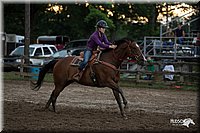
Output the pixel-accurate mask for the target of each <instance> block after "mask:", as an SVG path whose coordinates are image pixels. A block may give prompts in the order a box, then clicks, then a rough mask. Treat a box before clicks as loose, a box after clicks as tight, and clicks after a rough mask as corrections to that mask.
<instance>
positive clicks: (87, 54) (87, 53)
mask: <svg viewBox="0 0 200 133" xmlns="http://www.w3.org/2000/svg"><path fill="white" fill-rule="evenodd" d="M91 56H92V51H91V50H87V49H86V50H85V51H84V59H83V61H82V62H81V63H80V66H79V70H80V71H82V70H83V69H84V68H85V66H86V65H87V63H88V61H89V60H90V58H91Z"/></svg>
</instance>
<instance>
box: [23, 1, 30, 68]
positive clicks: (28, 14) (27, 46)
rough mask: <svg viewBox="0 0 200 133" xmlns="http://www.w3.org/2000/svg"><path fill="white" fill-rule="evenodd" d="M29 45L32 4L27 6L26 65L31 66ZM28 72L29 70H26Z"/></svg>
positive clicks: (28, 3)
mask: <svg viewBox="0 0 200 133" xmlns="http://www.w3.org/2000/svg"><path fill="white" fill-rule="evenodd" d="M29 44H30V2H27V3H26V4H25V46H24V56H25V64H26V65H29ZM25 70H26V71H27V70H28V69H25Z"/></svg>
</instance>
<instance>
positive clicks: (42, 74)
mask: <svg viewBox="0 0 200 133" xmlns="http://www.w3.org/2000/svg"><path fill="white" fill-rule="evenodd" d="M57 62H58V60H52V61H50V62H49V63H48V64H46V65H44V66H43V67H42V68H41V70H40V72H39V76H38V80H37V82H36V83H34V82H32V81H31V86H32V90H35V91H38V90H39V89H40V87H41V85H42V82H43V80H44V77H45V75H46V73H47V72H48V71H49V70H50V69H53V67H54V66H55V64H56V63H57Z"/></svg>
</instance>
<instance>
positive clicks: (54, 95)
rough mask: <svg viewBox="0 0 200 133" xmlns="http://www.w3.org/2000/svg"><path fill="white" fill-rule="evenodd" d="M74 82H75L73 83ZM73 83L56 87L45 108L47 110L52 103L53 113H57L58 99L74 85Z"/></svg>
mask: <svg viewBox="0 0 200 133" xmlns="http://www.w3.org/2000/svg"><path fill="white" fill-rule="evenodd" d="M72 82H73V81H72ZM72 82H71V81H69V82H67V83H65V85H55V89H54V90H53V92H52V93H51V96H50V98H49V100H48V102H47V104H46V106H45V108H46V109H48V108H49V106H50V104H51V103H52V107H53V111H54V112H55V111H56V110H55V104H56V99H57V97H58V96H59V94H60V92H61V91H62V90H63V89H64V88H65V87H66V86H68V85H69V84H71V83H72Z"/></svg>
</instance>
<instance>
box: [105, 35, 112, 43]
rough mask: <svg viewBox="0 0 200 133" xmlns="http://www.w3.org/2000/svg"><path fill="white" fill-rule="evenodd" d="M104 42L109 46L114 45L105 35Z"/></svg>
mask: <svg viewBox="0 0 200 133" xmlns="http://www.w3.org/2000/svg"><path fill="white" fill-rule="evenodd" d="M103 42H104V43H105V44H107V45H112V43H111V42H109V41H108V39H107V37H106V35H105V34H103Z"/></svg>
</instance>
